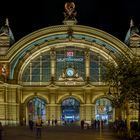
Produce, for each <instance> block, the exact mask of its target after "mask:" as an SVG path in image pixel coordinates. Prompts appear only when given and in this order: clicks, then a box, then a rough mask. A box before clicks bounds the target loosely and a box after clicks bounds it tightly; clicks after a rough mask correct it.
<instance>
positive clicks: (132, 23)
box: [130, 19, 134, 28]
mask: <svg viewBox="0 0 140 140" xmlns="http://www.w3.org/2000/svg"><path fill="white" fill-rule="evenodd" d="M133 26H134V21H133V19H131V20H130V28H131V27H133Z"/></svg>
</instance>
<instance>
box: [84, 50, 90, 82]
mask: <svg viewBox="0 0 140 140" xmlns="http://www.w3.org/2000/svg"><path fill="white" fill-rule="evenodd" d="M85 73H86V75H85V76H86V80H87V82H89V80H90V79H89V78H90V50H89V48H86V49H85Z"/></svg>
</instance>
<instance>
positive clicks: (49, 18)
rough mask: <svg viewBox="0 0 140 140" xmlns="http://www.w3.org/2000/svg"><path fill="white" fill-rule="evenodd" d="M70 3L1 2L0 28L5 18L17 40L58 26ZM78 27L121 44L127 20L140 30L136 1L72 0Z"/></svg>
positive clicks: (49, 0)
mask: <svg viewBox="0 0 140 140" xmlns="http://www.w3.org/2000/svg"><path fill="white" fill-rule="evenodd" d="M67 1H70V0H34V1H33V0H28V1H27V0H19V1H18V2H14V1H10V0H9V1H8V2H7V1H4V2H3V3H1V8H0V27H1V26H2V25H4V24H5V18H6V17H8V19H9V24H10V28H11V30H12V32H13V34H14V37H15V40H16V41H18V40H19V39H21V38H22V37H24V36H25V35H27V34H29V33H31V32H33V31H36V30H38V29H41V28H44V27H48V26H52V25H60V24H62V21H63V19H64V15H63V12H64V4H65V2H67ZM73 1H74V2H75V5H76V11H77V16H76V19H77V20H78V24H79V25H86V26H91V27H94V28H98V29H101V30H104V31H106V32H108V33H110V34H112V35H114V36H115V37H117V38H119V39H120V40H122V41H124V38H125V35H126V32H127V30H128V29H129V23H130V19H131V18H132V19H133V20H134V24H135V26H137V27H138V28H139V29H140V14H139V13H140V4H139V3H140V2H139V0H73Z"/></svg>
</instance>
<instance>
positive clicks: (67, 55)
mask: <svg viewBox="0 0 140 140" xmlns="http://www.w3.org/2000/svg"><path fill="white" fill-rule="evenodd" d="M75 16H76V12H75V5H74V3H72V2H70V3H66V4H65V19H64V21H63V24H62V25H56V26H50V27H46V28H43V29H40V30H37V31H35V32H33V33H30V34H29V35H27V36H25V37H23V38H21V39H20V40H19V41H17V42H15V41H14V37H13V34H12V31H11V29H10V27H9V23H8V20H6V24H5V25H4V26H3V27H2V28H1V30H0V110H1V111H0V120H1V121H2V122H3V123H4V124H19V123H21V124H24V123H25V124H28V121H29V120H30V119H32V120H35V119H36V118H37V117H38V116H41V117H42V119H43V120H44V121H48V120H49V119H50V120H52V119H57V120H58V122H59V123H62V122H63V121H71V120H72V121H74V122H76V123H79V121H80V120H82V119H84V120H86V121H91V120H92V119H103V120H107V121H108V122H109V121H114V120H115V119H116V118H117V117H118V116H117V112H116V110H115V108H113V106H112V103H111V100H112V99H111V97H109V96H108V95H106V94H105V93H107V92H108V86H107V85H105V83H104V82H103V81H104V78H105V71H106V67H105V65H104V64H105V63H107V62H108V61H112V62H114V63H116V62H117V60H118V59H121V58H122V57H125V58H127V59H130V58H131V57H133V56H134V55H135V53H136V52H137V53H138V52H139V51H138V50H139V42H140V36H139V35H138V29H137V28H136V27H135V29H134V25H132V24H131V27H130V29H129V31H128V33H127V36H126V40H125V41H126V42H125V43H126V44H127V45H126V44H125V43H123V42H122V41H120V40H119V39H117V38H116V37H114V36H112V35H110V34H108V33H106V32H104V31H102V30H99V29H96V28H92V27H88V26H83V25H78V24H77V20H76V18H75ZM132 28H133V29H132ZM132 31H133V32H132ZM122 115H123V114H122ZM123 117H124V118H125V115H123Z"/></svg>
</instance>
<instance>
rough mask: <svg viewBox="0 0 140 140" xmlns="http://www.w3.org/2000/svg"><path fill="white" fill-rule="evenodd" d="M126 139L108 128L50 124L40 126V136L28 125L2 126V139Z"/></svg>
mask: <svg viewBox="0 0 140 140" xmlns="http://www.w3.org/2000/svg"><path fill="white" fill-rule="evenodd" d="M36 139H41V140H119V139H121V140H126V139H125V138H122V137H119V136H118V135H117V134H116V133H115V132H113V131H112V130H110V129H107V128H106V129H103V130H102V131H100V130H98V129H97V130H95V129H81V128H80V127H79V126H51V127H45V128H42V136H41V138H36V135H35V130H33V131H31V130H30V129H29V128H28V127H7V128H4V131H3V138H2V140H36Z"/></svg>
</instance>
